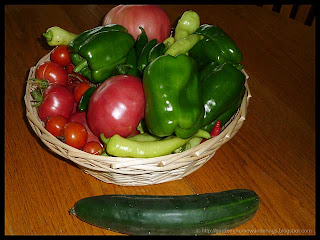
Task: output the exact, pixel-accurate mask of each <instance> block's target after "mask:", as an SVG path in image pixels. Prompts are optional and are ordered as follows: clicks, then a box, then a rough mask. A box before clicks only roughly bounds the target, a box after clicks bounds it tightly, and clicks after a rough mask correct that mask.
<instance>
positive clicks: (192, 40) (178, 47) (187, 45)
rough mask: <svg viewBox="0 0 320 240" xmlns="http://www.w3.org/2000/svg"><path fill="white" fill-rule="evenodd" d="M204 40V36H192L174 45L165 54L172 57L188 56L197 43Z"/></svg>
mask: <svg viewBox="0 0 320 240" xmlns="http://www.w3.org/2000/svg"><path fill="white" fill-rule="evenodd" d="M202 39H203V36H202V35H199V34H191V35H189V36H187V37H185V38H182V39H180V40H179V41H177V42H175V43H174V44H172V45H171V46H170V47H169V49H168V50H167V51H166V52H165V54H168V55H171V56H177V55H178V54H187V53H188V51H189V50H190V49H191V48H193V46H194V45H196V43H197V42H199V41H200V40H202Z"/></svg>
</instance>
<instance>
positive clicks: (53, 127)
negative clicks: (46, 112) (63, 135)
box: [46, 115, 68, 137]
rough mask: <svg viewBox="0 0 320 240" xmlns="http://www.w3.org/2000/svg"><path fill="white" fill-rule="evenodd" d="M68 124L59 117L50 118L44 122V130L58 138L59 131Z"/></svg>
mask: <svg viewBox="0 0 320 240" xmlns="http://www.w3.org/2000/svg"><path fill="white" fill-rule="evenodd" d="M67 123H68V120H67V119H66V118H65V117H64V116H61V115H56V116H52V117H50V118H49V119H48V121H47V122H46V129H47V130H48V132H50V133H51V134H52V135H53V136H55V137H58V136H59V134H60V131H61V129H62V128H63V127H64V125H66V124H67Z"/></svg>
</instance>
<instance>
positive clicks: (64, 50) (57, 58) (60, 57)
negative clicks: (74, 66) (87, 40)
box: [50, 45, 71, 66]
mask: <svg viewBox="0 0 320 240" xmlns="http://www.w3.org/2000/svg"><path fill="white" fill-rule="evenodd" d="M50 57H51V61H53V62H55V63H58V64H60V65H62V66H67V65H69V64H70V63H71V59H70V54H69V52H68V46H65V45H64V46H59V47H56V48H55V49H54V50H53V51H52V52H51V55H50Z"/></svg>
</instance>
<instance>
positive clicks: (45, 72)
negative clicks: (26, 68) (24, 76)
mask: <svg viewBox="0 0 320 240" xmlns="http://www.w3.org/2000/svg"><path fill="white" fill-rule="evenodd" d="M36 78H40V79H46V80H48V81H49V82H50V83H56V84H61V85H64V86H66V85H67V82H68V74H67V71H66V70H65V69H64V68H63V67H62V66H61V65H60V64H58V63H55V62H51V61H47V62H44V63H42V64H40V65H39V66H38V67H37V70H36Z"/></svg>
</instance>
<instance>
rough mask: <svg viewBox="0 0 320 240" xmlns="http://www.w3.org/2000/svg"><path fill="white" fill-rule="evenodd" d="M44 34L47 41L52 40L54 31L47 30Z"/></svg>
mask: <svg viewBox="0 0 320 240" xmlns="http://www.w3.org/2000/svg"><path fill="white" fill-rule="evenodd" d="M42 35H43V36H44V37H45V38H46V40H47V42H50V41H51V40H52V32H51V31H48V32H45V33H43V34H42Z"/></svg>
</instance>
